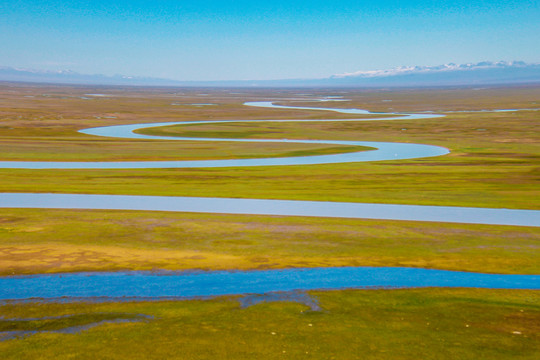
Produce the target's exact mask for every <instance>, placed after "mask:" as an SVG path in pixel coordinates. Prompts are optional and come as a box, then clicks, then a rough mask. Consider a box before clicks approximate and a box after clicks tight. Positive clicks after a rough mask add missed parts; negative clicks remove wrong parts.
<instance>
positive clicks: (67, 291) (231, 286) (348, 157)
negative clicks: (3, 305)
mask: <svg viewBox="0 0 540 360" xmlns="http://www.w3.org/2000/svg"><path fill="white" fill-rule="evenodd" d="M245 105H247V106H258V107H272V108H292V109H309V110H325V111H336V112H340V113H346V114H363V115H365V114H376V113H370V112H368V111H366V110H360V109H332V108H311V107H289V106H281V105H274V104H273V103H271V102H250V103H246V104H245ZM378 115H380V114H378ZM388 115H389V117H384V118H374V119H369V118H363V119H346V120H336V119H320V120H304V121H310V122H312V121H318V122H320V121H340V122H343V121H381V120H401V119H408V120H411V119H427V118H435V117H442V116H443V115H435V114H388ZM255 121H261V120H238V121H236V120H227V121H199V122H193V121H190V122H169V123H148V124H134V125H118V126H107V127H99V128H91V129H85V130H81V132H82V133H85V134H88V135H94V136H107V137H118V138H130V139H152V140H161V141H163V140H175V141H247V142H295V143H320V144H339V145H359V146H369V147H373V148H375V150H371V151H362V152H353V153H346V154H335V155H321V156H305V157H290V158H263V159H238V160H201V161H136V162H40V161H29V162H26V161H25V162H22V161H21V162H11V161H1V162H0V168H12V169H130V168H131V169H133V168H203V167H236V166H275V165H314V164H329V163H344V162H360V161H382V160H403V159H414V158H425V157H432V156H441V155H445V154H447V153H448V150H447V149H445V148H442V147H438V146H432V145H423V144H408V143H388V142H367V141H334V140H287V139H279V140H278V139H269V140H262V139H221V138H220V139H211V138H182V137H169V136H150V135H143V134H138V133H135V132H134V131H136V130H140V129H143V128H149V127H157V126H166V125H182V124H195V123H200V124H208V123H230V122H255ZM264 121H272V122H274V121H275V122H299V121H302V120H294V119H291V120H264ZM1 207H3V208H56V209H113V210H152V211H184V212H206V213H230V214H260V215H281V216H284V215H285V216H319V217H344V218H365V219H386V220H411V221H437V222H458V223H477V224H491V225H517V226H540V211H537V210H510V209H486V208H470V207H469V208H465V207H446V206H420V205H392V204H363V203H344V202H323V201H291V200H261V199H228V198H197V197H173V196H125V195H85V194H35V193H1V194H0V208H1ZM430 286H436V287H441V286H442V287H482V288H508V289H540V275H498V274H479V273H467V272H455V271H442V270H430V269H413V268H372V267H342V268H310V269H284V270H267V271H231V272H226V271H213V272H160V273H152V272H112V273H74V274H47V275H27V276H6V277H0V299H2V300H8V299H14V300H15V299H16V300H21V299H29V298H47V299H57V298H61V297H68V298H89V297H105V298H167V297H171V298H189V297H200V296H217V295H236V294H247V293H254V294H259V293H268V292H281V291H292V290H311V289H342V288H374V287H384V288H403V287H430Z"/></svg>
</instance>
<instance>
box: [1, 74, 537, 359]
mask: <svg viewBox="0 0 540 360" xmlns="http://www.w3.org/2000/svg"><path fill="white" fill-rule="evenodd" d="M298 93H303V94H304V95H298ZM88 94H102V95H104V96H94V95H88ZM327 96H343V97H344V99H348V100H350V101H339V102H338V101H332V102H330V101H329V102H306V101H305V100H309V99H312V100H316V99H321V98H324V97H327ZM291 99H297V100H291ZM298 99H301V100H303V101H298ZM246 101H274V102H275V103H280V104H284V105H295V106H312V107H316V106H320V107H336V108H361V109H368V110H371V111H380V112H435V113H442V114H446V117H445V118H435V119H424V120H392V121H378V120H375V119H376V118H377V117H379V116H377V115H366V116H363V117H365V118H372V119H374V120H373V121H358V122H328V123H324V122H309V121H308V122H306V121H305V120H310V119H313V120H316V119H331V118H333V119H341V118H358V117H359V116H350V115H344V114H337V113H333V112H327V111H311V110H300V109H264V108H254V107H247V106H244V105H243V103H244V102H246ZM197 104H214V105H197ZM497 109H525V110H521V111H508V112H486V111H482V110H497ZM537 109H540V87H534V86H529V87H508V88H486V89H472V88H468V89H458V88H452V89H429V90H428V89H425V90H421V89H420V90H419V89H416V90H406V89H402V90H392V91H390V90H369V91H368V90H362V91H360V90H347V89H343V90H336V89H333V90H317V91H312V90H306V89H302V90H298V89H259V90H251V89H250V90H249V91H247V90H245V89H166V88H111V87H102V88H85V87H68V86H37V85H21V84H3V85H2V86H1V87H0V139H1V142H0V159H1V160H6V161H20V160H23V161H29V160H39V161H47V160H49V161H59V160H62V161H92V160H99V161H130V160H132V161H138V160H171V159H220V158H257V157H270V156H273V157H285V156H298V155H315V154H327V153H337V152H347V151H358V150H360V149H357V148H353V147H339V146H335V145H324V144H319V145H313V144H291V143H288V144H281V143H267V144H259V143H258V144H253V143H252V144H249V143H232V142H215V143H214V142H204V143H202V142H197V141H195V140H194V141H157V140H130V139H113V138H97V137H93V136H89V135H84V134H81V133H78V132H77V130H80V129H84V128H89V127H95V126H106V125H116V124H131V123H148V122H167V121H171V122H172V121H195V120H245V119H250V120H260V122H256V123H253V122H250V123H245V122H244V123H242V122H237V123H227V124H193V125H188V126H173V127H163V128H152V129H147V130H144V131H143V132H145V133H149V134H167V135H177V136H183V137H212V138H220V137H222V138H229V137H237V138H268V139H270V138H272V139H282V138H286V139H332V140H365V141H390V142H392V141H393V142H411V143H423V144H431V145H439V146H443V147H446V148H448V149H450V151H451V152H450V154H448V155H445V156H442V157H434V158H426V159H414V160H404V161H381V162H373V163H350V164H331V165H310V166H307V165H306V166H280V167H252V168H220V169H208V168H206V169H205V168H201V169H148V170H146V169H143V170H131V169H127V170H15V169H0V192H47V193H96V194H126V195H129V194H136V195H170V196H203V197H237V198H260V199H298V200H321V201H346V202H367V203H391V204H418V205H447V206H471V207H491V208H514V209H540V187H539V186H538V184H539V180H540V146H539V144H540V133H539V132H538V128H539V125H540V111H537ZM272 119H301V120H304V121H302V122H290V123H273V122H270V121H265V120H272ZM539 245H540V232H539V231H538V228H533V227H518V226H488V225H465V224H448V223H423V222H405V221H378V220H350V219H323V218H303V217H280V216H249V215H242V216H240V215H227V214H214V215H210V214H192V213H159V212H144V211H120V210H119V211H97V210H96V211H90V210H77V211H68V210H46V209H2V210H0V274H1V275H14V274H15V275H19V274H39V273H57V272H72V271H111V270H156V269H167V270H189V269H197V270H215V269H220V270H235V269H270V268H291V267H319V266H409V267H423V268H436V269H445V270H460V271H475V272H490V273H507V274H539V268H538V263H539V262H538V259H539ZM310 295H312V296H313V298H314V299H317V300H318V302H319V304H320V307H321V309H322V310H321V311H310V310H309V308H307V307H306V305H304V304H301V303H294V302H288V301H278V302H270V303H262V304H258V305H254V306H251V307H246V308H244V307H242V306H240V304H239V302H238V301H237V299H236V298H217V299H208V300H191V301H177V302H165V301H161V302H143V301H141V302H127V303H107V302H105V303H91V302H82V303H81V302H79V303H67V304H55V303H39V302H36V303H14V302H6V303H3V304H0V331H15V330H17V329H19V330H20V329H25V330H28V331H38V333H36V334H33V335H30V336H25V337H22V338H15V339H11V340H6V341H2V342H0V351H2V354H3V357H5V358H35V359H39V358H51V357H55V358H73V357H75V358H81V357H88V354H90V353H91V354H93V355H92V358H104V359H105V358H124V357H125V358H193V359H197V358H234V359H239V358H254V357H256V358H268V359H273V358H321V359H330V358H336V359H344V358H359V357H361V358H369V359H409V358H411V359H412V358H415V359H416V358H426V359H429V358H433V359H444V358H448V359H455V358H463V359H468V358H470V359H482V358H485V359H493V358H504V359H507V358H519V359H528V358H530V359H533V358H536V357H537V356H538V354H539V353H540V346H539V340H540V339H539V335H538V334H540V331H539V330H540V328H538V324H539V323H540V303H539V297H538V296H539V295H538V292H537V291H524V290H520V291H518V290H497V291H495V290H493V291H492V290H478V289H437V288H433V289H409V290H405V289H402V290H343V291H328V292H320V291H319V292H310ZM103 314H109V317H105V318H104V317H103ZM115 314H116V315H118V314H123V316H125V314H128V315H129V314H131V315H130V316H133V317H136V316H137V315H139V314H145V315H151V316H152V318H150V319H145V320H144V321H140V322H129V323H106V324H102V325H99V326H96V327H92V328H91V329H88V330H84V331H81V332H77V333H74V334H65V333H57V332H51V331H50V330H55V329H62V328H66V327H70V326H80V325H84V324H91V323H95V322H98V321H103V319H108V318H114V317H115V316H116V315H115ZM66 315H70V316H67V317H66ZM74 315H77V316H75V317H74ZM58 316H63V317H61V318H57V319H56V320H50V319H49V320H47V321H45V320H35V321H23V320H21V319H28V318H36V319H43V318H46V317H48V318H50V317H58ZM10 319H11V320H10ZM14 319H19V320H20V321H15V320H14ZM310 324H311V325H310ZM156 349H157V350H156ZM85 354H86V355H85Z"/></svg>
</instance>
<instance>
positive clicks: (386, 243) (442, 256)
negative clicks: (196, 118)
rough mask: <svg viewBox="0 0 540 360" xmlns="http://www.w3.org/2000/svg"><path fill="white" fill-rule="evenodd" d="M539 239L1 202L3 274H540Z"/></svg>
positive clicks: (535, 235)
mask: <svg viewBox="0 0 540 360" xmlns="http://www.w3.org/2000/svg"><path fill="white" fill-rule="evenodd" d="M81 234H84V236H81ZM539 242H540V232H539V231H538V229H537V228H532V227H520V226H489V225H467V224H444V223H425V222H407V221H376V220H353V219H324V218H308V217H279V216H246V215H220V214H190V213H166V212H143V211H97V210H95V211H94V210H92V211H82V210H79V211H71V210H29V209H3V210H2V216H1V217H0V244H2V246H1V247H0V275H11V274H35V273H45V272H46V273H55V272H70V271H107V270H108V271H111V270H124V269H130V270H153V269H169V270H185V269H205V270H211V269H213V270H216V269H220V270H222V269H269V268H273V269H275V268H291V267H319V266H408V267H423V268H437V269H446V270H463V271H475V272H491V273H511V274H512V273H513V274H539V273H540V264H539V262H538V244H539Z"/></svg>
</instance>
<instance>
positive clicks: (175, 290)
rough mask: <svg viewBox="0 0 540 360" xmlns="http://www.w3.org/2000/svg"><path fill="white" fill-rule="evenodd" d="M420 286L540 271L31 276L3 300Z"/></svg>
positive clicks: (493, 284)
mask: <svg viewBox="0 0 540 360" xmlns="http://www.w3.org/2000/svg"><path fill="white" fill-rule="evenodd" d="M417 287H475V288H490V289H540V275H498V274H480V273H469V272H458V271H444V270H430V269H416V268H399V267H395V268H392V267H383V268H375V267H340V268H310V269H285V270H265V271H212V272H199V273H196V272H160V273H152V272H135V271H134V272H111V273H74V274H54V275H50V274H47V275H25V276H7V277H0V300H23V299H30V298H41V299H58V298H61V297H68V298H73V299H81V298H99V297H106V298H111V299H119V298H149V299H152V298H193V297H207V296H220V295H240V294H265V293H269V292H287V291H297V290H301V291H305V290H315V289H321V290H322V289H325V290H331V289H366V288H417ZM64 300H65V299H64Z"/></svg>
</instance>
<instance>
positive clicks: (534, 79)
mask: <svg viewBox="0 0 540 360" xmlns="http://www.w3.org/2000/svg"><path fill="white" fill-rule="evenodd" d="M0 81H12V82H34V83H53V84H81V85H83V84H86V85H128V86H129V85H131V86H192V87H414V86H459V85H466V86H471V85H499V84H501V85H504V84H527V83H540V64H528V63H525V62H522V61H512V62H506V61H499V62H490V61H484V62H479V63H476V64H459V65H457V64H452V63H450V64H445V65H439V66H411V67H406V66H402V67H397V68H393V69H388V70H372V71H356V72H352V73H345V74H337V75H332V76H330V77H328V78H322V79H284V80H231V81H178V80H168V79H159V78H146V77H132V76H125V75H115V76H106V75H85V74H79V73H76V72H73V71H70V70H65V71H40V70H28V69H16V68H11V67H0Z"/></svg>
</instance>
